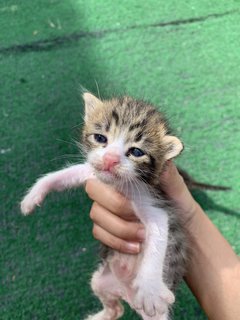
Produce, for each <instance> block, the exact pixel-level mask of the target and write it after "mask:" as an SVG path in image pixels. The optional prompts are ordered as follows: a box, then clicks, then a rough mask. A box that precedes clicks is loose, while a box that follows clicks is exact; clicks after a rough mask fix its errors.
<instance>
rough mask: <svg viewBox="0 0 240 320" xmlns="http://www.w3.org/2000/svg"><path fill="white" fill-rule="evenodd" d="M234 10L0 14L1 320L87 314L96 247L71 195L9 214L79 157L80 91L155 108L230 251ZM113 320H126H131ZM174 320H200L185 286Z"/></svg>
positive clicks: (236, 59) (61, 9) (55, 2)
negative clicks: (219, 188) (210, 187)
mask: <svg viewBox="0 0 240 320" xmlns="http://www.w3.org/2000/svg"><path fill="white" fill-rule="evenodd" d="M239 21H240V1H237V0H236V1H233V0H230V1H225V0H215V1H209V0H202V1H196V0H190V1H176V0H170V1H163V0H161V1H156V0H151V1H142V0H128V1H126V0H123V1H110V0H107V1H106V0H105V1H103V0H99V1H97V0H95V1H93V0H91V1H81V0H62V1H60V0H48V1H47V0H44V1H30V0H25V1H13V0H5V1H4V0H2V1H1V2H0V30H1V32H0V71H1V79H0V82H1V85H0V101H1V103H0V112H1V116H0V138H1V140H0V141H1V144H0V170H1V185H0V188H1V191H0V196H1V212H0V215H1V216H0V244H1V248H0V277H1V278H0V279H1V280H0V281H1V282H0V319H1V320H2V319H3V320H15V319H16V320H18V319H23V320H25V319H26V320H32V319H51V320H52V319H57V320H59V319H64V320H65V319H66V320H71V319H74V320H75V319H84V315H86V314H87V313H89V312H91V311H93V310H96V309H98V308H99V303H98V302H97V300H96V299H95V298H94V297H93V296H92V295H91V291H90V288H89V279H90V275H91V272H92V271H93V270H94V268H95V266H96V263H97V256H96V252H97V245H96V242H95V241H94V240H93V238H92V235H91V222H90V220H89V217H88V212H89V208H90V201H89V200H88V199H87V196H86V195H85V193H84V192H83V191H81V190H76V191H71V192H68V193H64V194H53V195H51V196H49V197H48V199H47V201H46V203H45V204H44V206H43V208H41V209H40V210H37V212H36V214H35V215H33V216H30V217H23V216H21V215H20V212H19V208H18V202H19V201H20V199H21V197H22V196H23V194H24V192H25V190H26V188H28V187H29V186H30V185H31V184H32V183H33V182H34V181H35V179H36V177H38V176H39V175H41V174H42V173H45V172H48V171H51V170H56V169H59V168H61V167H62V166H64V164H65V163H66V162H67V161H72V162H77V161H78V160H79V159H80V156H78V150H77V148H76V146H75V145H74V142H73V141H74V139H75V140H77V139H78V136H79V131H80V128H81V123H82V120H81V115H82V111H83V106H82V101H81V99H80V94H79V86H80V84H81V85H83V86H84V87H87V88H88V89H89V90H92V91H93V92H94V93H96V92H97V89H96V84H95V81H97V83H98V85H99V88H100V93H101V94H102V95H103V96H104V95H108V96H109V95H111V94H115V93H117V94H119V93H128V94H130V95H132V96H134V97H140V98H146V99H147V100H150V101H152V102H153V103H155V104H157V105H159V106H160V105H161V106H163V109H164V110H165V112H166V113H167V115H168V117H169V118H170V120H171V123H172V126H173V127H174V128H175V131H176V132H177V133H178V134H179V135H180V136H181V137H182V139H183V141H184V143H185V146H186V148H185V152H184V154H183V155H182V156H181V158H180V159H179V161H178V163H180V164H181V166H182V167H183V168H185V169H186V170H187V171H188V172H190V173H191V174H193V175H194V177H196V178H197V179H198V180H201V181H204V182H209V183H218V184H224V185H227V186H232V187H233V190H232V191H231V192H227V193H222V192H218V193H216V192H215V193H214V192H207V193H203V192H196V193H195V196H196V198H197V199H198V200H199V202H200V203H201V205H202V206H203V207H204V209H205V210H206V212H207V214H208V215H209V216H210V218H211V219H212V220H213V222H214V223H215V224H216V225H217V226H218V228H219V229H220V230H221V232H222V233H223V234H224V236H225V237H226V238H227V239H228V241H229V242H230V243H231V245H232V246H233V248H234V249H235V251H236V252H237V253H238V254H239V253H240V237H239V230H240V219H239V218H240V213H239V212H240V203H239V189H240V182H239V155H240V153H239V140H240V130H239V120H240V107H239V98H240V72H239V71H240V70H239V66H240V54H239V53H240V41H239V38H240V24H239ZM124 319H129V320H130V319H137V317H136V315H134V313H133V312H131V311H130V310H128V311H127V316H125V317H124ZM174 319H179V320H180V319H181V320H184V319H186V320H188V319H197V320H198V319H199V320H200V319H201V320H202V319H206V317H205V316H204V314H203V313H202V311H201V310H200V308H199V306H198V304H197V302H196V301H195V300H194V298H193V297H192V295H191V293H190V291H189V290H188V289H187V288H186V286H185V285H182V286H181V288H180V289H179V291H178V299H177V303H176V307H175V317H174Z"/></svg>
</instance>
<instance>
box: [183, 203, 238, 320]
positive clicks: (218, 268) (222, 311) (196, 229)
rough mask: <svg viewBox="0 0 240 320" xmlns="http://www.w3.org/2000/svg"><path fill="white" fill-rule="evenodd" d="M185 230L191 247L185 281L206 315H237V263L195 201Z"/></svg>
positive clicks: (231, 318) (218, 319)
mask: <svg viewBox="0 0 240 320" xmlns="http://www.w3.org/2000/svg"><path fill="white" fill-rule="evenodd" d="M188 230H189V232H190V240H191V243H190V245H191V247H192V254H191V260H190V263H189V266H188V273H187V275H186V282H187V284H188V286H189V287H190V289H191V290H192V292H193V293H194V295H195V296H196V298H197V300H198V301H199V303H200V304H201V305H202V307H203V309H204V311H205V313H206V314H207V316H208V318H209V319H211V320H236V319H237V318H238V317H239V315H240V263H239V259H238V257H237V255H236V254H235V253H234V251H233V250H232V248H231V247H230V245H229V243H228V242H227V241H226V240H225V239H224V238H223V236H222V235H221V234H220V232H219V231H218V230H217V228H216V227H215V226H214V225H213V224H212V222H211V221H210V220H209V218H208V217H207V216H206V214H205V213H204V212H203V210H202V209H201V207H200V206H199V205H197V206H196V212H195V214H194V216H193V217H192V220H191V222H190V224H189V227H188Z"/></svg>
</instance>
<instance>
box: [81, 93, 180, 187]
mask: <svg viewBox="0 0 240 320" xmlns="http://www.w3.org/2000/svg"><path fill="white" fill-rule="evenodd" d="M84 100H85V127H84V131H83V143H84V145H85V147H86V150H87V154H88V162H89V163H90V164H91V165H92V166H93V167H94V169H95V172H96V175H97V176H98V178H99V179H100V180H102V181H103V182H106V183H110V184H116V181H118V182H120V183H124V182H131V181H136V180H142V181H144V182H145V183H154V179H156V178H158V179H159V175H160V173H161V171H162V167H163V164H164V162H165V161H166V160H167V159H170V158H171V157H173V156H176V154H178V153H179V152H180V151H181V149H182V144H181V142H180V141H179V140H178V139H177V138H175V137H171V136H168V135H167V131H168V128H167V126H166V122H165V121H164V119H163V117H162V115H161V114H160V113H159V112H158V111H156V110H155V109H154V108H153V107H152V106H151V105H149V104H146V103H144V102H142V101H136V100H134V99H132V98H129V97H123V98H121V99H112V100H108V101H103V102H102V101H100V100H99V99H97V98H96V97H94V96H93V95H91V94H89V93H85V94H84Z"/></svg>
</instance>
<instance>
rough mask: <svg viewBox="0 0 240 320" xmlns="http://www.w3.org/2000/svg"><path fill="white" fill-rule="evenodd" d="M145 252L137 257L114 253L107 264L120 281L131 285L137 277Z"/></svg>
mask: <svg viewBox="0 0 240 320" xmlns="http://www.w3.org/2000/svg"><path fill="white" fill-rule="evenodd" d="M143 252H144V250H142V251H141V252H140V253H139V254H137V255H133V254H125V253H120V252H117V251H113V254H111V255H110V256H109V257H108V258H107V262H108V263H109V267H110V269H111V271H112V273H113V274H114V275H115V276H116V278H117V279H118V280H120V281H121V282H124V283H128V284H129V282H131V281H132V280H133V279H134V278H135V277H136V275H137V272H138V268H139V266H140V264H141V261H142V258H143Z"/></svg>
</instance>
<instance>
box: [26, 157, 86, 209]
mask: <svg viewBox="0 0 240 320" xmlns="http://www.w3.org/2000/svg"><path fill="white" fill-rule="evenodd" d="M91 174H92V168H91V166H90V165H89V164H88V163H85V164H79V165H74V166H71V167H68V168H65V169H63V170H59V171H56V172H51V173H48V174H47V175H45V176H43V177H42V178H40V179H39V180H38V181H37V182H36V183H35V184H34V185H33V187H32V188H31V189H30V190H29V192H28V193H27V195H26V196H25V198H24V199H23V200H22V202H21V211H22V213H23V214H24V215H27V214H29V213H31V212H32V211H33V210H34V208H35V207H36V206H40V204H41V203H42V202H43V200H44V198H45V197H46V195H47V194H48V193H49V192H51V191H62V190H64V189H70V188H74V187H78V186H80V185H82V184H83V183H84V182H85V181H86V180H87V179H88V178H89V177H90V176H91Z"/></svg>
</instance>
